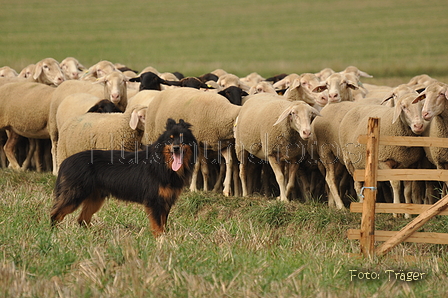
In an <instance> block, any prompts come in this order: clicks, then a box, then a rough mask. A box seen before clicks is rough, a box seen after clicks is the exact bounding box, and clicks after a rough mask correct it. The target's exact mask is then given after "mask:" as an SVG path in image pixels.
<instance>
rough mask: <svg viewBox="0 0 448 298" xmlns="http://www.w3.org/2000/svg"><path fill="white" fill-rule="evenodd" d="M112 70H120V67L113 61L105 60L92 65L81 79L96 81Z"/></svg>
mask: <svg viewBox="0 0 448 298" xmlns="http://www.w3.org/2000/svg"><path fill="white" fill-rule="evenodd" d="M112 71H118V69H117V68H116V67H115V65H114V64H113V63H112V62H110V61H106V60H103V61H100V62H98V63H96V64H95V65H92V66H91V67H90V68H89V70H88V71H87V72H86V73H84V74H83V75H82V77H81V80H84V81H95V80H96V79H99V78H102V77H104V76H105V75H107V74H109V73H111V72H112Z"/></svg>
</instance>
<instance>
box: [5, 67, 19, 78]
mask: <svg viewBox="0 0 448 298" xmlns="http://www.w3.org/2000/svg"><path fill="white" fill-rule="evenodd" d="M18 75H19V74H18V73H17V71H15V70H14V69H12V68H11V67H9V66H3V67H0V78H15V77H17V76H18Z"/></svg>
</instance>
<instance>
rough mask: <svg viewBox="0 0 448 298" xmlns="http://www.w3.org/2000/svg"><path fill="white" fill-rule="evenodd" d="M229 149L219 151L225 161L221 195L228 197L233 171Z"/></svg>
mask: <svg viewBox="0 0 448 298" xmlns="http://www.w3.org/2000/svg"><path fill="white" fill-rule="evenodd" d="M231 150H232V149H231V147H227V148H225V149H223V150H222V151H221V154H222V156H223V157H224V159H225V160H226V175H225V178H224V190H223V194H224V195H225V196H226V197H228V196H230V188H231V187H230V186H231V184H232V169H233V156H232V152H231Z"/></svg>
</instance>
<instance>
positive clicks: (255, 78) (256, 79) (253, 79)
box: [240, 72, 272, 88]
mask: <svg viewBox="0 0 448 298" xmlns="http://www.w3.org/2000/svg"><path fill="white" fill-rule="evenodd" d="M240 80H241V82H243V83H244V84H246V85H248V86H249V87H251V88H252V87H254V86H255V85H257V84H258V83H261V82H263V81H265V80H266V79H265V78H263V77H262V76H261V75H259V74H258V73H256V72H252V73H250V74H248V75H247V76H245V77H243V78H240ZM271 85H272V84H271Z"/></svg>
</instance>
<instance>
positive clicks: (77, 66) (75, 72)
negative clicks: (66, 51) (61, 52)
mask: <svg viewBox="0 0 448 298" xmlns="http://www.w3.org/2000/svg"><path fill="white" fill-rule="evenodd" d="M59 66H60V67H61V69H62V73H63V74H64V76H65V78H66V79H67V80H78V79H79V78H80V77H81V74H82V73H83V72H84V71H85V69H86V68H85V67H84V65H82V64H81V63H79V61H78V60H77V59H75V58H73V57H67V58H65V59H64V60H62V61H61V63H60V64H59Z"/></svg>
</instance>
